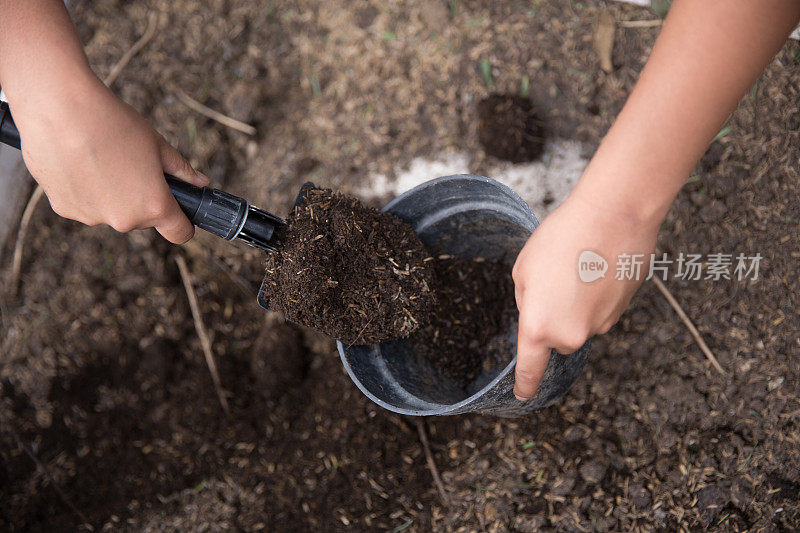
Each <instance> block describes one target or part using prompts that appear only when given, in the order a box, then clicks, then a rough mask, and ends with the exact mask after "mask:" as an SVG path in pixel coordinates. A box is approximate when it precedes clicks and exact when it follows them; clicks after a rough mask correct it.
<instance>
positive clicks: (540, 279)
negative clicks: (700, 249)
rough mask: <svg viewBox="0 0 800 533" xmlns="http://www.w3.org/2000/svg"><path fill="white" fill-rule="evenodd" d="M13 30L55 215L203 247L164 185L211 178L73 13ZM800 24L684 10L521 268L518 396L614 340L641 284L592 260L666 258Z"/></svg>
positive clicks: (752, 5)
mask: <svg viewBox="0 0 800 533" xmlns="http://www.w3.org/2000/svg"><path fill="white" fill-rule="evenodd" d="M0 20H3V21H13V24H4V29H3V32H0V85H2V87H3V88H4V90H5V92H6V94H7V97H8V100H9V105H10V106H11V108H12V111H13V112H14V116H15V119H16V121H17V125H18V127H19V129H20V133H21V136H22V151H23V156H24V157H25V162H26V164H27V165H28V168H29V170H30V171H31V174H33V176H34V178H36V180H37V181H38V182H39V183H40V184H41V185H42V187H43V188H44V190H45V192H46V193H47V196H48V198H49V199H50V203H51V205H52V206H53V209H54V210H55V211H56V212H57V213H59V214H61V215H62V216H65V217H67V218H71V219H73V220H78V221H81V222H84V223H86V224H91V225H94V224H108V225H110V226H112V227H114V228H115V229H117V230H119V231H128V230H131V229H143V228H149V227H155V228H156V230H158V231H159V232H160V233H161V234H162V235H163V236H164V237H166V238H167V239H168V240H170V241H172V242H174V243H183V242H186V241H187V240H189V239H190V238H191V237H192V235H193V232H194V228H193V227H192V225H191V223H190V222H189V221H188V220H187V219H186V217H185V216H184V215H183V213H182V212H181V211H180V208H179V207H178V205H177V203H176V202H175V200H174V199H173V198H172V195H171V194H170V193H169V190H168V188H167V186H166V183H165V181H164V178H163V173H168V174H172V175H175V176H177V177H179V178H181V179H183V180H185V181H188V182H190V183H194V184H197V185H205V184H207V178H205V176H203V175H202V174H200V173H198V172H196V171H194V170H193V169H192V168H191V166H190V165H189V164H188V163H187V162H186V161H185V160H184V159H183V158H182V157H181V156H180V154H178V152H177V151H175V149H174V148H172V147H171V146H170V145H169V144H168V143H167V142H166V141H164V139H163V138H162V137H161V136H160V135H159V134H158V133H157V132H156V131H155V130H153V128H152V127H151V126H149V125H148V124H147V122H146V121H145V120H144V119H143V118H142V117H141V116H140V115H139V114H138V113H137V112H136V111H135V110H133V109H132V108H131V107H130V106H128V105H127V104H125V103H123V102H122V101H120V100H118V99H117V98H116V97H115V96H114V95H113V94H112V93H111V92H110V91H109V90H108V89H107V88H105V87H104V86H103V85H102V83H100V81H99V80H98V79H97V78H96V77H95V76H94V74H92V72H91V69H90V68H89V65H88V62H87V60H86V57H85V55H84V53H83V50H82V48H81V45H80V42H79V40H78V37H77V35H76V33H75V29H74V27H73V26H72V23H71V22H70V20H69V17H68V15H67V13H66V10H65V9H64V7H63V5H62V3H61V0H26V1H24V2H19V1H17V0H0ZM798 20H800V0H759V1H757V2H756V1H752V0H676V2H675V3H674V5H673V6H672V9H671V10H670V13H669V15H668V17H667V19H666V21H665V23H664V27H663V29H662V31H661V34H660V36H659V38H658V40H657V42H656V45H655V47H654V48H653V52H652V54H651V56H650V58H649V60H648V62H647V65H646V66H645V68H644V70H643V71H642V74H641V76H640V79H639V82H638V83H637V85H636V87H635V89H634V90H633V92H632V93H631V95H630V97H629V99H628V102H627V103H626V105H625V107H624V108H623V110H622V112H621V113H620V115H619V117H618V118H617V120H616V122H615V123H614V126H613V127H612V128H611V130H610V131H609V133H608V135H607V136H606V138H605V139H604V140H603V142H602V143H601V145H600V147H599V149H598V151H597V153H596V154H595V156H594V158H593V159H592V161H591V162H590V164H589V166H588V167H587V169H586V170H585V172H584V174H583V176H582V177H581V179H580V181H579V183H578V185H577V186H576V187H575V189H574V190H573V192H572V193H571V194H570V196H569V197H568V198H567V200H566V201H565V202H564V203H563V204H562V205H561V206H560V207H559V208H558V209H556V210H555V211H554V212H553V213H552V214H551V215H550V216H549V217H547V219H546V220H545V221H544V222H543V223H542V225H541V226H540V227H539V229H538V230H537V231H536V232H535V234H534V235H533V236H532V237H531V238H530V240H529V241H528V243H527V244H526V245H525V247H524V249H523V250H522V252H520V254H519V257H518V258H517V262H516V264H515V265H514V272H513V274H514V282H515V285H516V298H517V306H518V308H519V311H520V328H519V345H518V358H517V367H516V383H515V388H514V393H515V395H516V396H517V398H519V399H520V400H527V399H530V398H532V397H533V396H534V395H535V394H536V390H537V388H538V386H539V382H540V380H541V377H542V375H543V373H544V369H545V367H546V366H547V362H548V360H549V357H550V351H551V349H554V350H556V351H558V352H559V353H571V352H573V351H575V350H576V349H577V348H578V347H580V346H581V345H582V344H583V343H584V342H585V340H586V339H587V338H588V337H589V336H591V335H594V334H600V333H605V332H606V331H608V329H609V328H610V327H611V326H612V325H613V324H614V323H616V321H617V320H618V319H619V316H620V315H621V314H622V312H623V311H624V309H625V308H626V307H627V305H628V303H629V301H630V299H631V297H632V296H633V293H634V292H635V291H636V289H637V288H638V286H639V283H640V282H638V281H624V282H623V281H616V280H615V279H614V276H613V274H612V275H607V276H606V277H605V278H604V279H602V280H598V281H595V282H593V283H591V284H587V283H583V282H581V281H580V280H579V278H578V273H577V261H578V256H579V254H580V253H581V252H582V251H583V250H593V251H595V252H597V253H599V254H600V255H602V256H603V257H605V258H606V259H607V260H608V261H609V263H610V265H609V272H611V273H613V272H615V271H616V267H615V264H614V260H615V258H616V257H617V255H618V254H620V253H627V254H638V253H641V254H649V253H650V252H652V250H653V248H654V246H655V241H656V236H657V232H658V227H659V226H660V224H661V222H662V221H663V219H664V217H665V216H666V213H667V210H668V209H669V206H670V204H671V203H672V201H673V200H674V198H675V195H676V194H677V193H678V191H679V190H680V188H681V187H682V186H683V184H684V183H685V182H686V179H687V177H688V175H689V172H690V171H691V169H692V167H693V166H694V165H695V163H696V162H697V160H698V159H699V158H700V156H701V155H702V154H703V151H704V150H705V148H706V147H707V146H708V144H709V142H710V141H711V139H712V138H713V137H714V135H715V134H716V133H717V131H719V128H720V126H721V124H722V123H723V121H724V120H725V118H726V117H727V116H728V114H729V113H730V112H731V111H732V110H733V109H734V108H735V107H736V104H737V102H738V101H739V99H740V98H741V96H742V95H743V94H744V93H745V92H746V91H747V89H748V88H749V87H750V86H751V85H752V84H753V83H754V82H755V80H756V78H757V76H758V75H759V73H760V72H761V71H762V70H763V69H764V67H765V66H766V65H767V64H768V63H769V61H770V59H771V58H772V56H773V55H774V54H775V53H776V52H777V50H779V49H780V47H781V45H782V44H783V43H784V41H785V40H786V38H787V36H788V34H789V32H790V31H791V30H792V28H793V27H794V26H795V25H796V24H797V22H798ZM66 131H68V132H70V134H69V135H63V132H66ZM643 268H644V269H645V271H646V268H647V265H644V267H643Z"/></svg>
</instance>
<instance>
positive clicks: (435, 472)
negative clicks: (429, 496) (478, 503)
mask: <svg viewBox="0 0 800 533" xmlns="http://www.w3.org/2000/svg"><path fill="white" fill-rule="evenodd" d="M414 423H415V424H416V425H417V431H418V432H419V440H420V441H421V442H422V448H423V449H424V450H425V460H426V462H427V463H428V470H430V471H431V476H433V482H434V483H435V484H436V490H437V491H438V492H439V498H441V500H442V503H443V504H444V505H450V500H449V499H448V498H447V493H446V492H445V491H444V484H443V483H442V478H441V477H440V476H439V469H438V468H437V467H436V462H435V461H434V460H433V453H431V447H430V444H428V434H427V432H426V431H425V422H424V421H423V419H422V418H421V417H415V418H414Z"/></svg>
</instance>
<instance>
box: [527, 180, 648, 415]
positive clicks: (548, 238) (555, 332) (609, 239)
mask: <svg viewBox="0 0 800 533" xmlns="http://www.w3.org/2000/svg"><path fill="white" fill-rule="evenodd" d="M598 204H599V205H598ZM623 213H626V211H624V210H622V209H616V208H615V206H613V204H611V203H609V204H605V205H604V204H602V203H599V202H598V201H597V199H592V200H588V199H586V198H584V197H581V196H580V194H579V193H578V192H577V191H574V192H573V194H572V195H571V196H570V197H569V198H568V199H567V200H566V201H565V202H564V203H563V204H562V205H561V206H560V207H558V208H557V209H556V210H555V211H554V212H553V213H552V214H551V215H550V216H548V217H547V218H546V219H545V220H544V222H543V223H542V225H541V226H540V227H539V228H538V229H537V230H536V231H535V232H534V233H533V235H532V236H531V238H530V239H529V240H528V242H527V243H526V244H525V247H524V248H523V249H522V251H521V252H520V254H519V256H518V257H517V261H516V263H515V264H514V269H513V277H514V284H515V287H516V300H517V307H518V309H519V338H518V344H517V365H516V376H515V385H514V395H515V396H516V397H517V399H519V400H523V401H524V400H528V399H531V398H533V397H534V395H535V394H536V390H537V389H538V387H539V383H540V381H541V379H542V375H543V374H544V371H545V368H546V367H547V363H548V361H549V360H550V351H551V349H553V350H556V351H557V352H558V353H561V354H570V353H573V352H575V351H576V350H578V349H579V348H580V347H581V346H583V344H584V343H585V342H586V340H587V339H588V338H589V337H590V336H592V335H595V334H602V333H605V332H607V331H608V330H609V329H610V328H611V326H613V325H614V324H615V323H616V322H617V320H618V319H619V317H620V315H621V314H622V312H623V311H624V310H625V308H626V307H627V305H628V303H629V302H630V299H631V297H632V296H633V293H634V292H635V291H636V289H637V288H638V287H639V285H640V284H641V282H642V280H643V279H644V278H645V276H647V273H648V268H649V260H650V253H651V252H652V251H653V249H654V247H655V241H656V236H657V233H658V221H655V220H653V221H648V220H643V219H640V218H638V217H636V216H632V215H630V214H623ZM585 250H591V251H593V252H595V253H597V254H599V255H600V256H601V257H603V258H604V259H605V260H606V261H607V262H608V270H607V271H606V273H605V276H604V277H602V278H599V279H597V280H596V281H592V282H585V281H581V279H580V277H579V275H578V258H579V256H580V255H581V252H583V251H585ZM623 253H624V254H631V255H633V254H644V258H643V264H642V266H641V271H642V275H641V276H640V277H639V279H633V280H622V281H621V280H617V279H615V275H616V264H615V263H616V258H617V256H618V255H619V254H623Z"/></svg>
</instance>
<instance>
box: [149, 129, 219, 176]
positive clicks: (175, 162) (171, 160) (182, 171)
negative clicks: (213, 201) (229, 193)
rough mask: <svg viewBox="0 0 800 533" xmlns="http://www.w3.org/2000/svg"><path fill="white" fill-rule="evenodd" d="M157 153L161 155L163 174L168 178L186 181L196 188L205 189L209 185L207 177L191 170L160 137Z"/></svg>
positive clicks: (185, 161)
mask: <svg viewBox="0 0 800 533" xmlns="http://www.w3.org/2000/svg"><path fill="white" fill-rule="evenodd" d="M158 145H159V152H160V155H161V166H162V167H163V168H164V173H165V174H169V175H170V176H175V177H176V178H178V179H181V180H183V181H187V182H189V183H191V184H193V185H197V186H198V187H205V186H206V185H208V184H209V183H210V180H209V179H208V177H207V176H206V175H205V174H203V173H201V172H197V171H196V170H195V169H193V168H192V165H190V164H189V162H188V161H187V160H186V159H184V157H183V156H182V155H181V154H180V153H178V151H177V150H176V149H175V148H173V147H172V146H171V145H170V144H169V143H168V142H167V141H166V140H164V138H163V137H162V138H161V140H160V141H159V143H158Z"/></svg>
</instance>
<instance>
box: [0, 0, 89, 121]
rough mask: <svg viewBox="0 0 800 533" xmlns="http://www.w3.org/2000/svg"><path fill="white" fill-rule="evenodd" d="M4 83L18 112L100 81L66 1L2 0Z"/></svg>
mask: <svg viewBox="0 0 800 533" xmlns="http://www.w3.org/2000/svg"><path fill="white" fill-rule="evenodd" d="M0 21H2V22H3V31H2V32H0V86H2V87H3V91H4V92H5V93H6V96H7V98H8V100H9V102H10V104H11V106H12V107H13V108H15V111H17V110H19V111H20V113H19V115H20V116H21V115H22V112H27V111H29V110H30V111H31V112H35V110H36V109H37V108H39V107H40V106H41V105H42V104H44V103H46V102H43V101H42V100H43V99H45V98H48V95H54V94H59V93H63V92H65V91H67V90H69V89H70V88H72V87H76V86H79V85H80V84H83V83H97V79H96V77H95V76H94V75H93V74H92V71H91V69H90V68H89V63H88V61H87V59H86V55H85V54H84V52H83V47H82V46H81V43H80V40H79V39H78V35H77V33H76V32H75V27H74V26H73V24H72V21H71V20H70V18H69V15H68V14H67V11H66V8H65V7H64V4H63V2H62V1H61V0H25V1H22V2H20V1H18V0H0Z"/></svg>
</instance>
